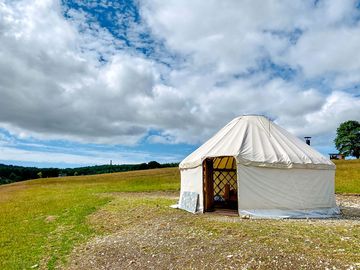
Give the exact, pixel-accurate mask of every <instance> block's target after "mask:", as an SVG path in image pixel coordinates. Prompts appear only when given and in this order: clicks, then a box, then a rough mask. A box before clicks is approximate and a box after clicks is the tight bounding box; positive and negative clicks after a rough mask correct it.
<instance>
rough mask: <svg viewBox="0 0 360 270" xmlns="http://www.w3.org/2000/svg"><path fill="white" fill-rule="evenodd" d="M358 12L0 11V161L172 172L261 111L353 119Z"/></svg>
mask: <svg viewBox="0 0 360 270" xmlns="http://www.w3.org/2000/svg"><path fill="white" fill-rule="evenodd" d="M359 50H360V3H359V1H350V0H349V1H347V0H336V1H335V0H334V1H333V0H331V1H321V0H320V1H275V0H273V1H271V0H269V1H263V0H258V1H256V0H255V1H254V0H251V1H250V0H248V1H246V0H244V1H237V0H234V1H230V0H229V1H217V0H206V1H205V0H202V1H196V0H189V1H186V0H182V1H175V0H174V1H171V0H166V1H163V0H152V1H136V0H135V1H129V0H123V1H116V0H113V1H107V0H93V1H90V0H89V1H80V0H78V1H77V0H63V1H56V0H25V1H22V0H0V163H6V164H20V165H35V166H41V167H47V166H60V167H73V166H81V165H91V164H104V163H108V162H109V160H110V159H111V160H113V163H116V164H118V163H134V162H136V163H138V162H147V161H150V160H157V161H160V162H172V161H180V160H181V159H182V158H184V157H185V156H186V155H187V154H189V153H190V152H191V151H192V150H194V149H195V148H196V147H197V146H199V144H201V143H202V142H204V140H206V139H207V138H209V137H210V136H211V135H212V134H213V133H214V132H216V131H217V130H218V129H219V128H221V127H222V126H224V125H225V124H226V123H227V122H229V121H230V120H231V119H232V118H234V117H236V116H238V115H241V114H264V115H266V116H268V117H270V118H271V119H273V120H274V121H275V122H276V123H277V124H279V125H281V126H283V127H284V128H286V129H288V130H289V131H290V132H292V133H294V134H295V135H297V136H299V137H303V136H304V135H308V136H312V137H313V139H312V145H313V146H314V147H315V148H316V149H317V150H319V151H320V152H322V153H323V154H327V153H328V152H333V151H335V149H334V146H333V139H334V136H335V131H336V127H337V126H338V125H339V123H341V122H343V121H346V120H360V88H359V87H360V52H359Z"/></svg>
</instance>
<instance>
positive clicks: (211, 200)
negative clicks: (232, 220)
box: [203, 156, 238, 211]
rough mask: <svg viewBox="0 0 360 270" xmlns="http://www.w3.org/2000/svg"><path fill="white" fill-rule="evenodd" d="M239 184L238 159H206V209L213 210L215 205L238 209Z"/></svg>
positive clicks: (204, 171) (204, 184) (204, 169)
mask: <svg viewBox="0 0 360 270" xmlns="http://www.w3.org/2000/svg"><path fill="white" fill-rule="evenodd" d="M229 165H230V167H229ZM237 186H238V185H237V172H236V161H235V159H234V158H233V157H227V156H225V157H216V158H207V159H205V161H204V163H203V188H204V211H213V210H214V208H215V207H220V208H234V209H237Z"/></svg>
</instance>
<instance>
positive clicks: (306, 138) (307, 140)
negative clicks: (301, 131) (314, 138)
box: [304, 137, 311, 145]
mask: <svg viewBox="0 0 360 270" xmlns="http://www.w3.org/2000/svg"><path fill="white" fill-rule="evenodd" d="M304 139H305V142H306V144H307V145H310V139H311V137H304Z"/></svg>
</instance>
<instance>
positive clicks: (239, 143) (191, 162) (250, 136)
mask: <svg viewBox="0 0 360 270" xmlns="http://www.w3.org/2000/svg"><path fill="white" fill-rule="evenodd" d="M221 156H233V157H235V158H236V161H237V163H241V164H244V165H251V166H258V167H273V168H309V169H335V165H334V163H332V162H331V161H330V160H329V159H327V158H326V157H324V156H323V155H322V154H320V153H319V152H317V151H316V150H315V149H313V148H312V147H310V146H309V145H307V144H306V143H305V142H303V141H302V140H300V139H299V138H297V137H296V136H294V135H292V134H291V133H289V132H288V131H286V130H285V129H283V128H281V127H280V126H278V125H276V124H275V123H273V122H272V121H270V120H269V119H268V118H266V117H265V116H260V115H245V116H239V117H237V118H235V119H233V120H232V121H231V122H230V123H228V124H227V125H226V126H225V127H223V128H222V129H221V130H220V131H219V132H217V133H216V134H215V135H214V136H213V137H212V138H210V139H209V140H208V141H207V142H205V143H204V144H203V145H201V146H200V147H199V148H198V149H197V150H195V151H194V152H193V153H191V154H190V155H189V156H187V157H186V158H185V159H184V160H183V161H182V162H181V163H180V168H181V169H188V168H195V167H198V166H200V165H201V164H202V162H203V161H204V160H205V159H206V158H211V157H221Z"/></svg>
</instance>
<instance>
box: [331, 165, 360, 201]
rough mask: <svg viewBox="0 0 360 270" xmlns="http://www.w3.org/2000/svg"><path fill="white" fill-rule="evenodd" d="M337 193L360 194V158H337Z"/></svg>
mask: <svg viewBox="0 0 360 270" xmlns="http://www.w3.org/2000/svg"><path fill="white" fill-rule="evenodd" d="M334 162H335V164H336V177H335V179H336V180H335V192H336V193H355V194H360V159H356V160H335V161H334Z"/></svg>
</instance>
